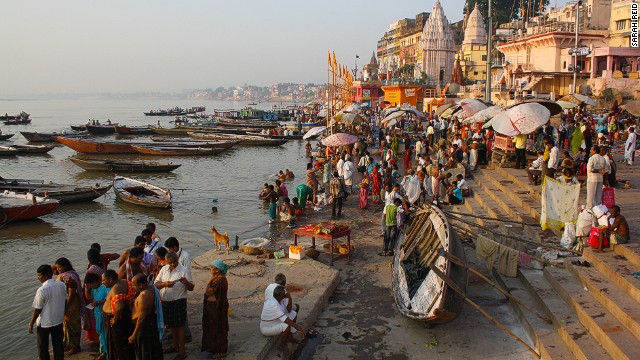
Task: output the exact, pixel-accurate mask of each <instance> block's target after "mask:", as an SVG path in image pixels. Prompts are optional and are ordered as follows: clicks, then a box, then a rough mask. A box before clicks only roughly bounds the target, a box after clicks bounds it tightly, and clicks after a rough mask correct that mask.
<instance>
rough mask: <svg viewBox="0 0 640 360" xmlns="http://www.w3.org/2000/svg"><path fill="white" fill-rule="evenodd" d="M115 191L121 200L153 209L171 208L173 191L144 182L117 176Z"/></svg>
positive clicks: (114, 184) (114, 182) (114, 181)
mask: <svg viewBox="0 0 640 360" xmlns="http://www.w3.org/2000/svg"><path fill="white" fill-rule="evenodd" d="M113 191H114V192H115V193H116V197H117V198H118V199H119V200H122V201H124V202H128V203H130V204H134V205H140V206H146V207H151V208H159V209H169V208H171V191H169V190H165V189H162V188H160V187H157V186H155V185H151V184H148V183H145V182H142V181H138V180H134V179H130V178H126V177H122V176H116V177H115V178H114V179H113Z"/></svg>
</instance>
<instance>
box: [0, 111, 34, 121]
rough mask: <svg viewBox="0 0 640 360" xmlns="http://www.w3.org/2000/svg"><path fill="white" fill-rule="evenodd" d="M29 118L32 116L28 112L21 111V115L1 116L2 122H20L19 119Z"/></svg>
mask: <svg viewBox="0 0 640 360" xmlns="http://www.w3.org/2000/svg"><path fill="white" fill-rule="evenodd" d="M29 116H31V114H27V113H26V112H24V111H21V112H20V114H17V115H8V114H4V115H0V121H5V120H18V119H22V118H26V119H28V118H29Z"/></svg>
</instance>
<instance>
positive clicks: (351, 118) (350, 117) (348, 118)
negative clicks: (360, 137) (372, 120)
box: [334, 113, 366, 125]
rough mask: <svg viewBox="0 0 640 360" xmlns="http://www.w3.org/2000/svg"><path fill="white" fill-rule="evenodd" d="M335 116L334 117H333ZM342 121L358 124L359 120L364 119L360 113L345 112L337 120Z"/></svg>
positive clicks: (362, 120) (363, 120)
mask: <svg viewBox="0 0 640 360" xmlns="http://www.w3.org/2000/svg"><path fill="white" fill-rule="evenodd" d="M334 118H335V117H334ZM339 121H340V122H342V123H345V124H354V125H358V124H360V123H361V122H365V121H366V119H365V118H364V117H362V115H360V114H356V113H346V114H343V115H342V117H341V118H340V120H339Z"/></svg>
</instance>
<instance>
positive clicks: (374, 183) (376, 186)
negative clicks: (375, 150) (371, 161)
mask: <svg viewBox="0 0 640 360" xmlns="http://www.w3.org/2000/svg"><path fill="white" fill-rule="evenodd" d="M381 183H382V179H381V178H380V172H379V171H378V167H377V166H374V167H373V171H372V172H371V197H372V201H373V203H374V204H380V186H381Z"/></svg>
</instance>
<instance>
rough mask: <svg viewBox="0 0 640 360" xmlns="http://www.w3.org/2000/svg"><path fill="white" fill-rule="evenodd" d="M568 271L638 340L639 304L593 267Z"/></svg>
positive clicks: (571, 268)
mask: <svg viewBox="0 0 640 360" xmlns="http://www.w3.org/2000/svg"><path fill="white" fill-rule="evenodd" d="M567 266H568V267H569V270H571V272H573V274H574V275H575V276H577V277H578V278H579V279H580V281H581V282H582V284H583V285H584V286H585V287H586V288H587V289H588V290H589V294H591V296H593V297H594V298H595V299H597V300H598V302H600V304H601V305H602V306H604V307H605V308H606V309H607V310H608V311H609V312H610V313H611V314H613V316H615V317H616V319H618V321H620V323H622V324H623V325H624V326H625V327H626V328H627V329H629V331H630V332H631V333H632V334H633V335H634V336H635V337H636V338H638V339H640V323H638V321H640V303H638V302H637V301H635V300H633V299H631V298H630V297H629V296H628V295H627V294H626V293H625V292H624V291H623V290H622V289H620V288H619V287H618V286H616V285H614V284H612V283H611V282H610V281H609V279H607V278H606V277H605V276H604V275H602V274H601V273H600V272H598V271H597V270H596V269H595V268H593V267H582V266H573V265H571V264H570V263H569V262H567Z"/></svg>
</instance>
